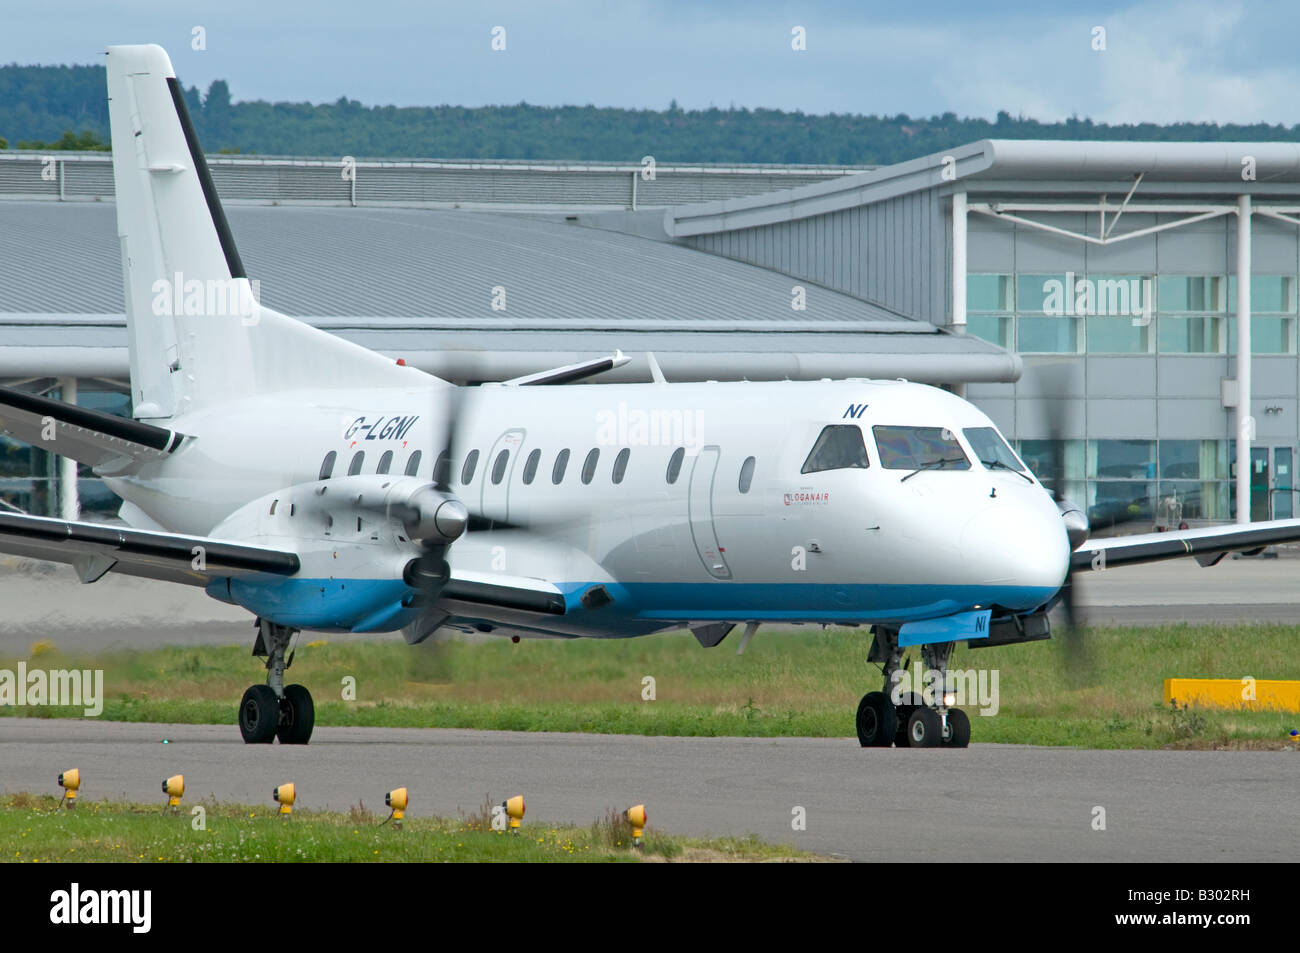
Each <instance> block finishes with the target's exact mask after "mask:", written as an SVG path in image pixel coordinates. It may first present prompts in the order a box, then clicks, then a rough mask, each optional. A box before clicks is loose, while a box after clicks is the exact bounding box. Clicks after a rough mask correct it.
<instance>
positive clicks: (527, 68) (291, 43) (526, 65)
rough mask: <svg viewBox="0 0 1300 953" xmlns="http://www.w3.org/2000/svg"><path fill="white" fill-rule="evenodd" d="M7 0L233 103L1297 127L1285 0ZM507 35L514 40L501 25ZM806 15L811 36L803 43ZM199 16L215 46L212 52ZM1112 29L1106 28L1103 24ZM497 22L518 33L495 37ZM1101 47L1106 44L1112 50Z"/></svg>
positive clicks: (17, 22)
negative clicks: (715, 109) (673, 106)
mask: <svg viewBox="0 0 1300 953" xmlns="http://www.w3.org/2000/svg"><path fill="white" fill-rule="evenodd" d="M1054 6H1058V5H1057V4H1043V3H1041V2H1032V0H1000V2H998V0H988V2H980V0H964V2H963V0H919V2H912V3H899V2H897V0H893V2H887V3H886V2H876V0H857V2H853V0H842V2H835V0H825V2H821V0H801V2H769V0H702V2H686V0H614V2H597V0H521V2H514V0H510V2H491V0H488V2H482V3H479V2H474V3H446V2H438V0H432V2H430V0H424V2H421V0H409V2H402V0H366V2H357V0H312V2H302V0H221V2H208V3H195V4H186V3H176V2H164V0H59V2H58V3H57V4H45V3H21V2H18V0H5V3H4V7H5V9H4V12H3V20H4V25H3V29H2V30H0V62H4V63H12V62H17V63H24V64H28V63H91V62H96V61H97V54H98V53H99V52H100V51H102V49H103V48H104V46H106V45H109V44H112V43H141V42H153V43H160V44H162V45H163V46H164V47H166V48H167V50H168V52H169V53H170V54H171V57H172V62H173V63H174V64H175V66H176V70H177V73H178V74H179V75H180V77H181V79H182V81H184V82H185V83H186V84H187V85H189V84H198V85H199V87H200V88H202V89H206V88H207V85H208V83H209V82H210V81H211V80H213V79H216V78H223V79H226V80H228V81H229V83H230V86H231V91H232V94H233V96H234V98H235V99H237V100H238V99H266V100H271V101H280V100H291V101H302V100H310V101H312V102H332V101H333V100H335V99H337V98H338V97H339V96H343V95H346V96H348V97H350V98H352V99H358V100H360V101H361V102H363V103H366V104H380V105H382V104H389V103H392V104H396V105H437V104H441V103H453V104H459V105H471V106H472V105H483V104H488V103H517V102H520V101H521V100H526V101H528V102H530V103H536V104H540V105H559V104H578V105H585V104H587V103H594V104H596V105H607V106H626V107H650V108H662V107H664V106H665V105H667V103H668V102H669V101H670V100H672V99H676V100H677V101H678V103H679V104H680V105H681V106H683V107H685V108H694V107H707V106H709V105H717V106H720V107H727V106H729V105H732V104H735V105H737V106H750V107H755V106H767V107H775V108H780V109H787V110H795V109H798V110H803V111H804V112H810V113H827V112H857V113H879V114H891V115H892V114H895V113H900V112H901V113H909V114H912V115H927V116H928V115H933V114H937V113H942V112H947V111H952V112H955V113H958V114H959V115H963V116H985V117H990V118H991V117H992V116H993V115H994V114H995V113H996V112H997V111H998V110H1000V109H1005V110H1007V111H1008V112H1011V113H1012V114H1024V115H1026V116H1033V117H1036V118H1039V119H1043V120H1056V119H1062V118H1065V117H1068V116H1070V115H1075V114H1077V115H1079V116H1084V117H1091V118H1092V119H1094V120H1097V121H1105V122H1138V121H1144V120H1150V121H1155V122H1172V121H1178V120H1213V121H1219V122H1256V121H1266V122H1281V123H1285V124H1287V125H1291V124H1295V123H1297V122H1300V95H1297V93H1300V57H1297V55H1296V53H1295V41H1294V37H1295V36H1296V35H1297V27H1300V4H1294V3H1289V2H1282V0H1274V2H1269V0H1255V2H1246V0H1217V2H1216V0H1211V2H1203V0H1149V2H1141V0H1139V2H1108V0H1099V2H1094V3H1078V4H1076V3H1070V4H1060V5H1059V6H1060V7H1061V8H1062V9H1060V10H1053V9H1044V7H1049V8H1050V7H1054ZM496 27H502V28H504V40H505V49H504V50H493V49H492V41H493V31H494V28H496ZM796 27H802V28H803V30H804V33H805V36H806V47H807V48H806V49H805V50H802V51H795V50H793V49H792V48H791V41H792V36H793V32H792V31H793V30H794V28H796ZM196 28H201V35H202V38H203V40H204V42H205V45H206V49H202V50H196V49H194V48H193V47H194V46H195V45H196V43H197V40H196V38H195V31H196ZM1103 31H1104V32H1103ZM498 35H500V34H498ZM1096 46H1104V49H1096V48H1095V47H1096Z"/></svg>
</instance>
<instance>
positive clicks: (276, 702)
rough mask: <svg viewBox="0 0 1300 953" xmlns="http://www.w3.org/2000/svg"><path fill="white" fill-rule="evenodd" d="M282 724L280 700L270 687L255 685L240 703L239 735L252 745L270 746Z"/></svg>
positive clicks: (245, 693)
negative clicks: (278, 727) (277, 728)
mask: <svg viewBox="0 0 1300 953" xmlns="http://www.w3.org/2000/svg"><path fill="white" fill-rule="evenodd" d="M279 724H280V699H278V698H276V697H275V692H273V691H272V690H271V686H270V685H254V686H253V687H252V688H250V689H249V690H248V691H246V692H244V697H243V699H241V700H240V702H239V733H240V734H241V735H243V736H244V742H245V743H246V744H250V745H269V744H270V743H271V742H272V741H274V740H275V730H276V727H277V726H278V725H279Z"/></svg>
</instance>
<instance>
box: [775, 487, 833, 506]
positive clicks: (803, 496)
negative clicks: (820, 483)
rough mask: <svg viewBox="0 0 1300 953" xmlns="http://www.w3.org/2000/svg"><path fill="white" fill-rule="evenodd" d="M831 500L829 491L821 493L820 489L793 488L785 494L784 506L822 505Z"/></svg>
mask: <svg viewBox="0 0 1300 953" xmlns="http://www.w3.org/2000/svg"><path fill="white" fill-rule="evenodd" d="M830 501H831V495H830V494H829V493H822V492H821V491H820V490H811V489H804V490H794V491H791V492H789V493H786V494H785V505H786V506H805V505H808V504H812V505H813V506H824V505H826V504H827V503H829V502H830Z"/></svg>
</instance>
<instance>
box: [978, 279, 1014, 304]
mask: <svg viewBox="0 0 1300 953" xmlns="http://www.w3.org/2000/svg"><path fill="white" fill-rule="evenodd" d="M1011 289H1012V284H1011V276H1010V275H967V276H966V310H967V311H1010V310H1012V309H1013V308H1014V307H1015V305H1014V304H1013V303H1012V298H1011Z"/></svg>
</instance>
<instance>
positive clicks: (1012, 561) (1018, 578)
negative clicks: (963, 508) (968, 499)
mask: <svg viewBox="0 0 1300 953" xmlns="http://www.w3.org/2000/svg"><path fill="white" fill-rule="evenodd" d="M1042 496H1043V498H1042V500H1033V501H1028V500H1024V501H1015V502H1012V501H1011V500H1008V501H1006V503H1004V504H1001V505H996V506H989V507H985V508H984V509H983V510H982V511H980V512H979V513H977V514H975V515H974V516H973V517H971V518H970V520H968V521H967V523H966V525H965V526H964V527H963V529H962V533H961V553H962V558H963V559H964V560H965V561H966V563H967V565H968V566H969V567H970V569H971V571H972V573H973V574H974V579H975V582H976V583H977V584H979V585H990V586H998V587H1008V588H1016V589H1019V588H1024V589H1026V590H1036V591H1038V593H1037V594H1038V595H1041V592H1042V591H1044V590H1051V591H1052V592H1055V591H1056V590H1057V589H1059V588H1060V586H1061V583H1062V582H1064V581H1065V571H1066V568H1067V565H1068V563H1069V558H1070V543H1069V540H1068V539H1067V537H1066V526H1065V522H1064V521H1063V520H1062V519H1061V514H1060V512H1059V511H1058V510H1057V508H1056V504H1055V503H1053V502H1052V500H1051V498H1050V497H1048V496H1047V495H1046V494H1043V495H1042ZM1027 595H1028V596H1029V599H1030V601H1032V600H1033V599H1034V598H1037V595H1036V594H1034V593H1027Z"/></svg>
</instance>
